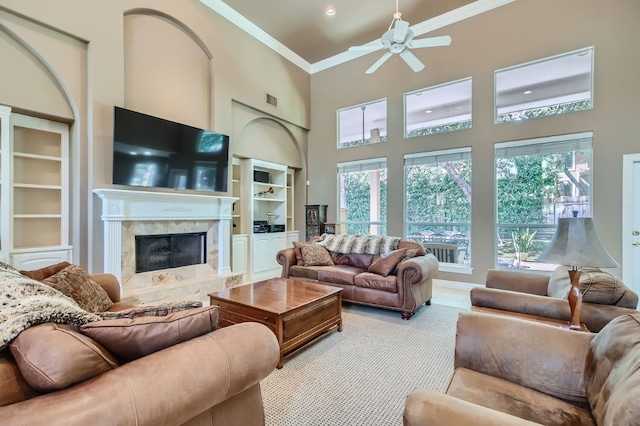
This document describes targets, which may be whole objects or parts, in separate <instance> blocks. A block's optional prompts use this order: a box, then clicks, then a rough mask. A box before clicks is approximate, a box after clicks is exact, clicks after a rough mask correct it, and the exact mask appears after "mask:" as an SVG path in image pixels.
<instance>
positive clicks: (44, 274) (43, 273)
mask: <svg viewBox="0 0 640 426" xmlns="http://www.w3.org/2000/svg"><path fill="white" fill-rule="evenodd" d="M69 265H71V264H70V263H69V262H60V263H56V264H55V265H50V266H47V267H44V268H40V269H35V270H31V271H23V270H21V271H20V273H21V274H22V275H24V276H27V277H29V278H31V279H34V280H38V281H42V280H44V279H45V278H48V277H50V276H51V275H53V274H55V273H56V272H59V271H62V270H63V269H64V268H66V267H67V266H69Z"/></svg>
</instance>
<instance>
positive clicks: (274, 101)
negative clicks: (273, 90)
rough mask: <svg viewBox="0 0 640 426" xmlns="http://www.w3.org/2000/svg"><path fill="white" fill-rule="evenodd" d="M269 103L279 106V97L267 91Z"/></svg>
mask: <svg viewBox="0 0 640 426" xmlns="http://www.w3.org/2000/svg"><path fill="white" fill-rule="evenodd" d="M267 103H268V104H269V105H271V106H274V107H276V108H278V98H276V97H275V96H273V95H270V94H268V93H267Z"/></svg>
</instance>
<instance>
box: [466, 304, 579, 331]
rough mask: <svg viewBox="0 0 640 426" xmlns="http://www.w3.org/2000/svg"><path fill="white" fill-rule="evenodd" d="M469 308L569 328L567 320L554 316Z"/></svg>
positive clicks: (479, 307)
mask: <svg viewBox="0 0 640 426" xmlns="http://www.w3.org/2000/svg"><path fill="white" fill-rule="evenodd" d="M471 310H472V311H476V312H485V313H488V314H495V315H504V316H508V317H513V318H520V319H525V320H529V321H535V322H539V323H542V324H548V325H554V326H556V327H562V328H566V329H569V321H563V320H558V319H554V318H546V317H540V316H537V315H529V314H523V313H521V312H511V311H503V310H501V309H494V308H485V307H482V306H472V307H471ZM580 326H581V329H580V330H578V331H589V329H588V328H587V326H586V325H585V324H583V323H582V324H580Z"/></svg>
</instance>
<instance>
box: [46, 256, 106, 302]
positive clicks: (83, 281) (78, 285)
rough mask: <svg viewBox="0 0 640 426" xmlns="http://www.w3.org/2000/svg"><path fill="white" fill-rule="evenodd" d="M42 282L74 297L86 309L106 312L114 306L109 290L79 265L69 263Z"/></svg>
mask: <svg viewBox="0 0 640 426" xmlns="http://www.w3.org/2000/svg"><path fill="white" fill-rule="evenodd" d="M42 282H43V283H44V284H47V285H48V286H50V287H53V288H55V289H56V290H58V291H59V292H61V293H62V294H64V295H65V296H68V297H70V298H72V299H73V300H74V301H75V302H76V303H77V304H78V305H79V306H80V307H81V308H82V309H84V310H86V311H89V312H93V313H95V312H104V311H107V310H109V308H111V306H113V301H112V300H111V298H110V297H109V295H108V294H107V292H106V291H105V290H104V289H103V288H102V287H100V284H98V283H97V282H96V281H95V280H94V279H93V278H91V275H90V274H89V273H88V272H87V271H85V270H84V269H82V268H81V267H79V266H78V265H69V266H67V267H66V268H64V269H62V270H60V271H58V272H56V273H55V274H53V275H51V276H49V277H47V278H45V279H44V280H42Z"/></svg>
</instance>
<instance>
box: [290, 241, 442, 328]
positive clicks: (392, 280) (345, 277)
mask: <svg viewBox="0 0 640 426" xmlns="http://www.w3.org/2000/svg"><path fill="white" fill-rule="evenodd" d="M341 237H342V238H341ZM350 237H354V238H355V239H356V240H358V239H359V241H360V242H361V244H360V245H359V244H358V241H355V242H349V240H348V238H350ZM379 238H386V239H385V241H387V242H389V241H391V242H390V244H389V246H388V249H389V251H386V250H387V249H385V248H384V247H382V246H379V247H382V248H379V249H374V250H364V249H362V247H363V246H364V245H366V244H367V243H368V242H371V241H372V240H374V239H379ZM330 239H331V241H329V240H330ZM321 242H325V243H327V244H325V245H323V246H321V247H320V248H319V249H320V250H323V247H324V248H328V250H326V251H327V253H328V254H326V255H322V256H310V258H311V259H313V260H314V261H312V262H309V261H308V260H307V259H306V258H305V256H304V254H305V253H306V251H307V250H308V251H309V252H310V253H311V254H317V253H314V252H316V251H317V249H318V247H317V246H318V245H319V244H320V243H321ZM343 243H344V244H343ZM376 243H377V240H376ZM294 244H295V245H296V246H297V247H291V248H286V249H284V250H281V251H280V252H278V254H277V261H278V263H279V264H280V265H282V275H281V276H282V278H292V279H296V280H301V281H310V282H315V283H320V284H327V285H332V286H336V287H342V288H343V289H344V290H343V292H342V300H344V301H349V302H353V303H359V304H363V305H369V306H376V307H381V308H385V309H391V310H395V311H400V312H401V314H402V318H403V319H410V318H411V316H412V315H413V314H414V312H415V311H416V310H417V309H418V308H419V307H420V306H421V305H423V304H427V305H428V304H430V303H431V296H432V287H433V278H434V276H435V274H436V272H437V271H438V266H439V263H438V260H437V259H436V257H435V256H434V255H433V254H431V253H427V252H426V250H425V249H424V247H422V245H420V244H418V243H414V242H410V241H404V240H401V239H400V238H395V239H394V237H375V236H353V235H351V236H349V235H336V236H327V235H326V234H324V235H323V237H321V238H320V239H318V240H315V241H311V242H309V243H294ZM341 244H342V246H341V247H339V246H340V245H341ZM346 246H349V247H350V248H346V249H345V247H346ZM358 247H360V249H358ZM330 248H337V250H335V251H334V250H331V249H330ZM350 250H353V252H349V251H350ZM296 251H297V252H298V253H296ZM363 251H369V253H363ZM376 251H377V254H372V252H376ZM321 254H322V253H321Z"/></svg>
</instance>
